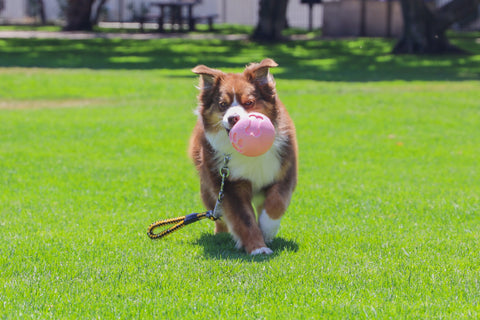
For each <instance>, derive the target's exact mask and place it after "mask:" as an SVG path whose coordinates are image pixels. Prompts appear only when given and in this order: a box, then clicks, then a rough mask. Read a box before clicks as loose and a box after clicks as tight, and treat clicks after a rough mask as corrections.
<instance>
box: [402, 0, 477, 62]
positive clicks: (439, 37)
mask: <svg viewBox="0 0 480 320" xmlns="http://www.w3.org/2000/svg"><path fill="white" fill-rule="evenodd" d="M479 2H480V0H453V1H451V2H449V3H448V4H446V5H444V6H442V7H440V8H438V9H430V8H429V7H428V6H427V5H426V4H425V2H424V1H423V0H401V5H402V12H403V24H404V27H403V35H402V38H401V39H400V41H398V43H397V44H396V45H395V48H394V49H393V53H396V54H401V53H407V54H422V53H428V54H436V53H452V52H455V53H459V52H462V50H461V49H459V48H457V47H455V46H453V45H451V44H450V43H449V41H448V39H447V37H446V34H445V33H446V31H447V29H448V28H450V26H451V25H452V24H453V23H455V22H457V21H459V20H461V19H463V18H466V17H468V15H470V14H471V13H472V12H475V11H476V10H477V7H478V4H479Z"/></svg>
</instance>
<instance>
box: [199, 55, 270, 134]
mask: <svg viewBox="0 0 480 320" xmlns="http://www.w3.org/2000/svg"><path fill="white" fill-rule="evenodd" d="M276 66H278V65H277V63H276V62H275V61H273V60H272V59H264V60H263V61H262V62H260V63H252V64H250V65H248V66H247V67H246V68H245V70H244V71H243V73H238V74H233V73H224V72H222V71H220V70H216V69H211V68H209V67H206V66H204V65H199V66H197V67H195V68H194V69H193V70H192V71H193V72H194V73H196V74H199V75H200V95H199V96H198V100H199V106H198V109H197V113H198V114H199V116H200V118H201V119H202V122H203V127H204V129H205V132H206V133H207V134H208V135H210V136H212V135H215V136H219V135H221V136H225V137H227V136H228V132H229V130H230V129H231V128H232V127H233V126H234V125H235V123H236V122H237V121H238V120H239V119H240V116H242V115H243V114H246V113H250V112H260V113H263V114H265V115H266V116H267V117H269V118H270V120H271V121H272V123H273V125H274V126H276V117H277V109H276V105H275V103H276V91H275V81H274V80H273V77H272V75H271V74H270V72H269V68H272V67H276Z"/></svg>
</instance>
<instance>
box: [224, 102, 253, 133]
mask: <svg viewBox="0 0 480 320" xmlns="http://www.w3.org/2000/svg"><path fill="white" fill-rule="evenodd" d="M235 101H236V100H234V101H233V102H234V103H232V106H231V107H230V108H228V110H227V112H225V115H224V116H223V119H222V125H223V126H224V127H225V128H226V129H231V126H230V123H229V122H228V119H229V118H230V117H235V116H239V117H240V118H241V117H242V116H245V115H246V114H247V111H245V109H244V108H243V107H242V106H240V105H239V104H238V103H237V104H236V105H235Z"/></svg>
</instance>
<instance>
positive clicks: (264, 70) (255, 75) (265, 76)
mask: <svg viewBox="0 0 480 320" xmlns="http://www.w3.org/2000/svg"><path fill="white" fill-rule="evenodd" d="M277 66H278V64H277V63H276V62H275V61H273V60H272V59H269V58H267V59H263V60H262V62H260V63H252V64H250V65H248V66H247V67H246V68H245V71H244V72H243V73H244V74H245V76H246V77H247V78H248V79H249V80H250V81H254V82H257V83H258V84H260V85H265V84H267V83H273V76H272V75H271V74H270V72H269V69H270V68H274V67H277Z"/></svg>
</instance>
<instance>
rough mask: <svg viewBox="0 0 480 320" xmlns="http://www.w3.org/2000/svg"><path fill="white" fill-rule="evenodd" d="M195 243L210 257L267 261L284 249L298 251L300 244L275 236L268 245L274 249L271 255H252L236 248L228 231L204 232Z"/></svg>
mask: <svg viewBox="0 0 480 320" xmlns="http://www.w3.org/2000/svg"><path fill="white" fill-rule="evenodd" d="M193 244H194V245H197V246H202V247H203V252H204V255H205V257H206V258H208V259H217V260H218V259H226V260H229V259H233V260H243V261H252V262H255V261H265V260H270V259H272V258H275V257H276V256H278V255H279V254H280V253H282V252H284V251H293V252H297V251H298V244H297V243H296V242H295V241H292V240H288V239H284V238H281V237H277V238H275V239H274V240H273V241H272V243H270V244H269V245H268V246H269V248H270V249H272V250H273V254H271V255H258V256H250V255H248V254H246V253H245V251H243V250H239V249H236V248H235V243H234V241H233V239H232V237H231V235H230V234H228V233H221V234H216V235H215V234H210V233H204V234H202V236H201V237H200V238H199V239H197V240H196V241H194V242H193Z"/></svg>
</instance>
